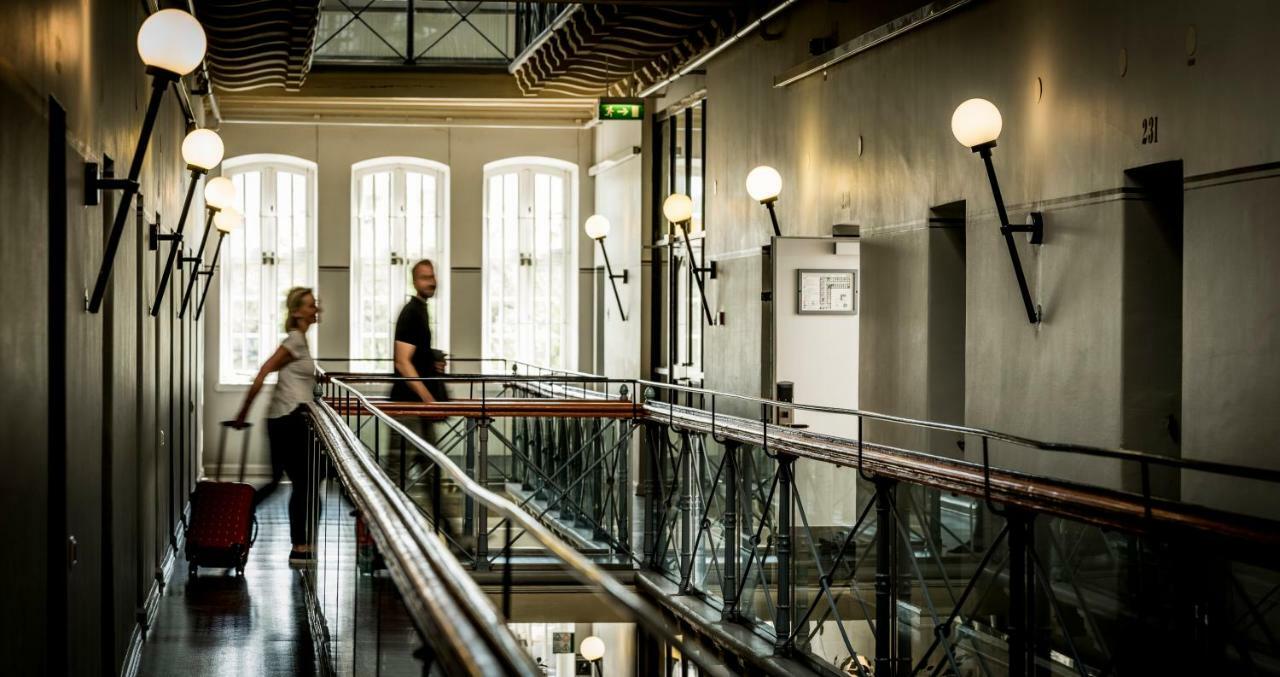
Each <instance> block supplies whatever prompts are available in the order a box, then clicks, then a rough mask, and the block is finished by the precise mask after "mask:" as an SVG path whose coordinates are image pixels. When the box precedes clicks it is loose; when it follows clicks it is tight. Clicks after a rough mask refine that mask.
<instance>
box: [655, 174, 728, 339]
mask: <svg viewBox="0 0 1280 677" xmlns="http://www.w3.org/2000/svg"><path fill="white" fill-rule="evenodd" d="M662 214H663V215H664V216H666V217H667V220H668V221H670V222H671V225H672V226H673V227H674V228H675V229H677V230H679V231H680V235H681V236H682V237H683V238H684V248H685V252H687V253H688V255H689V269H690V270H692V271H693V279H694V281H696V282H697V283H698V295H699V296H701V297H702V312H703V313H705V314H706V317H707V324H715V323H716V322H715V320H714V319H712V317H711V306H710V305H708V304H707V290H706V288H705V287H704V285H703V282H702V274H703V273H704V272H706V273H710V275H711V278H712V279H715V276H716V266H715V263H714V262H713V263H712V264H711V266H710V267H707V268H703V267H701V266H699V265H698V261H697V259H696V258H694V256H693V244H691V243H690V242H689V227H690V222H691V221H692V220H693V200H691V199H689V196H688V195H685V194H683V193H672V194H671V195H669V196H667V199H666V201H665V202H663V203H662ZM672 235H674V233H673V234H672Z"/></svg>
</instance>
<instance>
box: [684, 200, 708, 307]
mask: <svg viewBox="0 0 1280 677" xmlns="http://www.w3.org/2000/svg"><path fill="white" fill-rule="evenodd" d="M680 236H681V237H682V238H683V239H684V250H685V251H686V252H687V253H688V254H689V268H690V269H691V270H692V271H693V279H694V281H696V282H697V283H698V296H700V297H701V298H702V312H703V313H705V314H706V317H707V324H715V320H713V319H711V306H710V305H708V304H707V290H706V289H705V288H704V287H703V285H702V268H699V267H698V262H697V261H695V260H694V258H693V245H692V244H691V243H690V242H689V222H688V221H685V222H684V225H683V226H681V227H680Z"/></svg>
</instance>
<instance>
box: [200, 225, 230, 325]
mask: <svg viewBox="0 0 1280 677" xmlns="http://www.w3.org/2000/svg"><path fill="white" fill-rule="evenodd" d="M226 238H227V234H226V233H224V232H222V231H218V244H217V246H215V247H214V248H213V261H212V262H211V263H210V264H209V270H207V271H205V273H204V274H205V275H206V276H207V277H205V280H204V292H203V293H201V294H200V305H198V306H196V320H197V321H198V320H199V319H200V316H201V315H202V314H204V302H205V300H207V299H208V298H209V285H210V283H212V282H213V274H214V273H215V272H216V271H217V270H218V255H219V254H221V253H222V241H223V240H225V239H226Z"/></svg>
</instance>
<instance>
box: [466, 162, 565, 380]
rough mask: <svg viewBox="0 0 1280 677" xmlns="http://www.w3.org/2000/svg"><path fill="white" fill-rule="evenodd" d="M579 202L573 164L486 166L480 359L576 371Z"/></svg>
mask: <svg viewBox="0 0 1280 677" xmlns="http://www.w3.org/2000/svg"><path fill="white" fill-rule="evenodd" d="M577 204H578V168H577V166H576V165H574V164H572V163H569V162H564V161H562V160H553V159H551V158H541V157H515V158H508V159H506V160H499V161H497V162H491V163H489V164H487V165H485V168H484V214H485V232H484V301H485V303H484V307H485V310H484V338H483V340H484V356H485V357H505V358H510V359H518V360H522V361H525V362H531V363H534V364H538V365H541V366H548V367H556V368H570V367H576V366H577V361H578V360H577V343H578V341H577V338H578V337H577V331H576V326H577V321H578V312H577V311H578V285H577V276H576V275H575V269H576V267H577V265H576V263H577V258H576V256H577V246H576V243H577V228H576V227H575V225H574V224H576V223H577V221H578V214H577Z"/></svg>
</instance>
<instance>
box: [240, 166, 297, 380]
mask: <svg viewBox="0 0 1280 677" xmlns="http://www.w3.org/2000/svg"><path fill="white" fill-rule="evenodd" d="M222 175H223V176H226V177H227V178H229V179H231V181H232V183H234V184H235V186H236V209H238V210H240V213H241V214H243V215H244V227H242V228H239V229H237V230H235V231H233V232H232V233H231V234H230V235H228V236H227V237H226V240H225V241H224V242H223V243H222V255H221V260H220V262H219V267H220V268H221V269H222V270H221V272H220V274H219V275H218V277H219V278H220V282H219V284H220V287H219V290H220V297H219V298H220V300H219V322H218V324H219V327H220V331H219V341H220V345H221V349H220V353H221V356H220V361H219V365H220V367H219V381H220V382H221V383H225V384H243V383H249V382H251V381H252V380H253V377H254V375H255V374H257V373H258V368H259V367H260V366H261V365H262V363H263V362H264V361H265V360H266V359H267V357H269V356H270V355H271V353H272V352H274V351H275V349H276V346H277V345H278V344H279V343H280V341H281V340H283V338H284V315H285V309H284V301H285V295H286V294H287V293H288V291H289V288H290V287H299V286H305V287H314V286H315V284H316V247H315V242H316V164H315V163H314V162H310V161H308V160H303V159H302V158H296V157H292V156H289V155H270V154H258V155H241V156H240V157H234V158H230V159H227V160H224V161H223V162H222ZM316 340H317V339H316V337H315V336H312V337H311V341H312V346H311V350H312V352H313V354H319V353H318V352H317V347H316V345H315V344H316Z"/></svg>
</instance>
